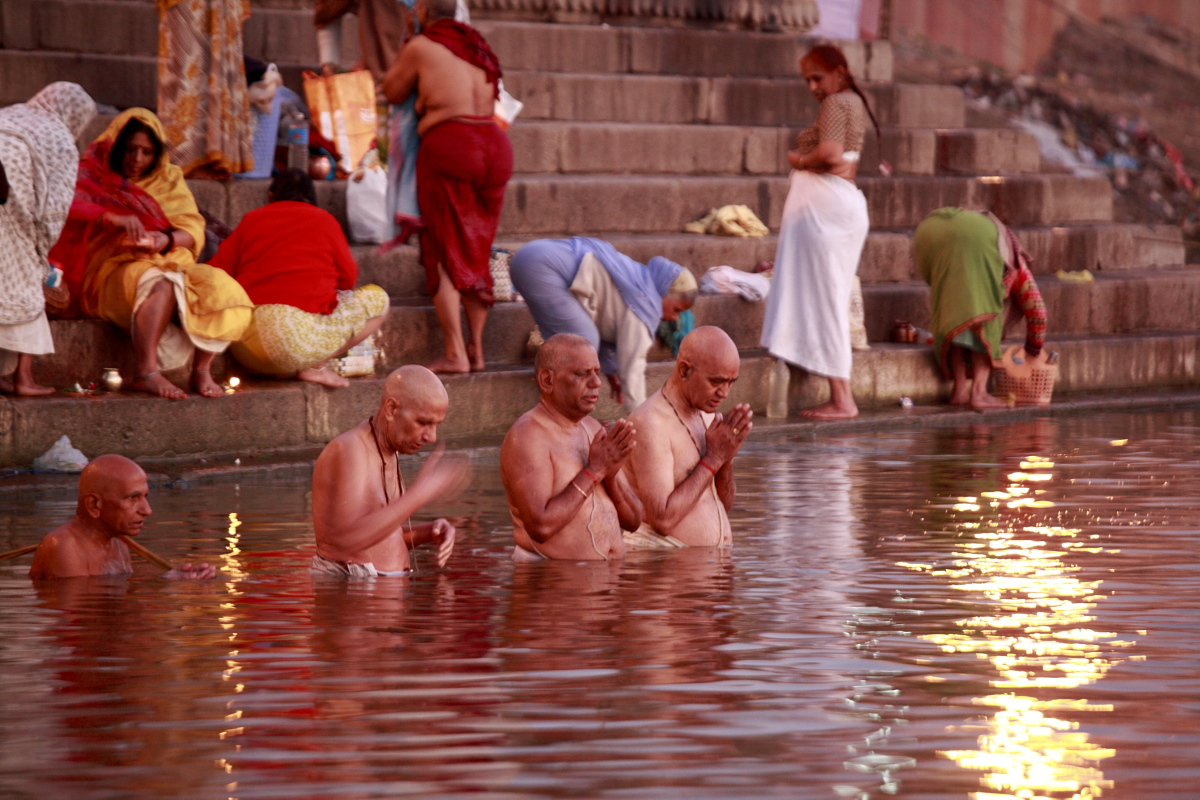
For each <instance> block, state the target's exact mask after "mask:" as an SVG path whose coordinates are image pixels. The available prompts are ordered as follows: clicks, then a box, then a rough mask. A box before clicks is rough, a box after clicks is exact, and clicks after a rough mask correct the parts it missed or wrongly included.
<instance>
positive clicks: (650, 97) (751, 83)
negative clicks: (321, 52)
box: [504, 71, 966, 128]
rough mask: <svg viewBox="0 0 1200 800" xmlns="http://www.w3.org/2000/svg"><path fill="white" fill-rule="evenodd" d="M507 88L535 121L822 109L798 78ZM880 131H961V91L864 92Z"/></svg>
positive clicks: (801, 116)
mask: <svg viewBox="0 0 1200 800" xmlns="http://www.w3.org/2000/svg"><path fill="white" fill-rule="evenodd" d="M504 85H505V88H507V89H508V90H509V91H510V92H512V94H513V95H514V96H515V97H517V98H518V99H519V100H521V102H523V103H524V104H525V108H524V110H523V111H522V112H521V116H520V117H519V118H518V120H517V126H520V125H521V124H523V123H524V122H527V121H529V120H544V119H556V120H562V121H569V122H637V123H644V124H666V125H679V124H696V123H707V124H713V125H762V126H772V125H774V126H779V125H786V126H790V127H794V128H801V127H803V126H805V125H809V124H811V123H812V121H813V120H815V119H816V117H817V108H818V105H817V102H816V100H814V99H813V96H812V94H811V93H810V92H809V91H808V87H807V86H806V85H805V83H804V81H803V79H802V78H800V77H799V75H797V74H796V73H795V72H786V73H782V77H774V78H746V77H688V76H681V75H628V74H626V75H621V74H611V73H563V72H538V71H511V72H505V77H504ZM862 88H863V93H864V94H865V95H866V96H867V99H868V101H869V102H870V104H871V109H872V111H874V113H875V117H876V119H877V120H878V121H879V124H880V125H881V126H884V125H887V126H892V127H898V128H961V127H963V126H964V125H965V124H966V110H965V105H964V102H963V96H962V91H961V90H960V89H959V88H958V87H956V86H933V85H926V84H876V85H869V84H864V85H863V87H862Z"/></svg>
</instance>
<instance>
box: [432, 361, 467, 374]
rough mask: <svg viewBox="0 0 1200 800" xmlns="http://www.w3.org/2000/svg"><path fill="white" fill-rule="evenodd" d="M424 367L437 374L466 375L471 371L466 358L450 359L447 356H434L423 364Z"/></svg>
mask: <svg viewBox="0 0 1200 800" xmlns="http://www.w3.org/2000/svg"><path fill="white" fill-rule="evenodd" d="M425 368H426V369H428V370H429V371H430V372H436V373H438V374H439V375H466V374H467V373H468V372H470V371H471V362H470V361H468V360H467V359H465V358H464V359H463V360H462V361H451V360H450V359H448V358H435V359H434V360H433V361H430V362H429V363H428V364H426V365H425Z"/></svg>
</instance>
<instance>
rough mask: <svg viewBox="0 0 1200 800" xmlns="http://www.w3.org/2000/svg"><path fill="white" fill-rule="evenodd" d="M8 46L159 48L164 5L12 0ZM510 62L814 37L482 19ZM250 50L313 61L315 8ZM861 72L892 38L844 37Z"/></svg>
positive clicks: (763, 55) (258, 25) (606, 67)
mask: <svg viewBox="0 0 1200 800" xmlns="http://www.w3.org/2000/svg"><path fill="white" fill-rule="evenodd" d="M4 6H5V10H4V12H3V14H4V16H3V20H4V22H5V25H4V29H3V33H2V34H0V35H2V36H3V39H2V40H0V41H3V46H4V48H5V49H22V50H58V51H63V52H76V53H96V54H123V55H140V56H156V55H157V54H158V14H157V12H156V11H155V8H154V6H153V5H152V4H151V3H148V2H144V1H143V0H132V1H130V0H5V3H4ZM475 25H476V27H477V28H478V29H479V30H480V31H481V32H482V33H483V35H484V36H485V37H486V38H487V40H488V42H489V44H491V46H492V48H493V49H494V50H495V51H496V54H497V55H498V56H499V57H500V63H501V64H502V65H503V67H504V68H505V69H506V70H544V71H550V72H603V73H641V74H674V75H705V76H727V75H745V76H756V77H776V76H779V75H794V74H796V71H797V65H798V62H799V60H800V57H801V56H802V55H804V53H805V52H807V50H808V48H809V47H811V46H812V45H813V44H815V43H816V41H817V40H816V39H813V38H809V37H798V36H795V35H791V34H785V33H753V32H748V31H716V30H701V29H686V28H662V27H610V26H608V25H569V24H562V23H558V24H553V25H546V24H541V23H536V22H508V21H501V20H488V19H476V20H475ZM343 27H344V28H346V29H348V30H346V31H344V33H345V34H346V35H345V39H346V40H347V41H346V42H345V44H346V45H348V46H347V47H345V48H343V57H344V58H345V59H346V66H349V65H350V64H353V62H354V61H355V60H357V58H358V52H357V33H356V31H355V29H354V24H353V23H351V24H348V25H344V26H343ZM243 46H244V49H245V52H246V54H247V55H251V56H254V57H255V58H259V59H263V60H266V61H274V62H276V63H279V64H314V63H316V60H317V43H316V31H315V29H314V27H313V24H312V11H311V10H309V9H296V10H290V9H272V8H262V7H256V8H253V9H252V11H251V15H250V18H249V19H248V20H247V21H246V24H245V26H244V28H243ZM841 46H842V47H843V50H844V51H845V53H846V58H847V60H848V61H849V62H850V69H851V71H852V72H853V73H854V75H855V76H856V77H857V78H859V79H860V80H862V81H868V82H869V81H878V82H890V81H891V80H892V48H891V43H890V42H884V41H879V42H859V41H848V42H843V43H841Z"/></svg>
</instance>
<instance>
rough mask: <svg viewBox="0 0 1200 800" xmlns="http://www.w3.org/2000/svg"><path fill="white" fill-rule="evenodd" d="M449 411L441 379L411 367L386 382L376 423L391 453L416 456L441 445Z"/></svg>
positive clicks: (414, 366) (404, 368)
mask: <svg viewBox="0 0 1200 800" xmlns="http://www.w3.org/2000/svg"><path fill="white" fill-rule="evenodd" d="M449 409H450V396H449V395H448V394H446V387H445V386H443V385H442V382H441V380H439V379H438V376H437V375H434V374H433V373H432V372H430V371H429V370H427V369H426V368H425V367H422V366H418V365H416V364H407V365H405V366H403V367H400V369H398V370H395V371H394V372H392V374H391V375H388V376H387V378H386V379H385V380H384V382H383V399H382V400H381V401H380V403H379V411H378V412H377V413H376V414H375V417H374V420H375V421H376V423H377V427H378V428H379V433H380V435H382V436H383V438H384V440H385V441H386V443H387V446H388V447H389V448H390V449H391V450H393V451H395V452H397V453H407V454H412V453H415V452H417V451H418V450H420V449H421V448H422V447H423V446H425V445H427V444H433V443H434V442H436V441H437V427H438V425H441V424H442V423H443V422H444V421H445V420H446V412H447V411H448V410H449Z"/></svg>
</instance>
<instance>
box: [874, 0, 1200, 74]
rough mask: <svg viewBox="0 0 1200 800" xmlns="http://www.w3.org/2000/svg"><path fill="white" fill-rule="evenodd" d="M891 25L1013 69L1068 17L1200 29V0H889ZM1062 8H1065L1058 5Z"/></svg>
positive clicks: (1041, 50) (1043, 49)
mask: <svg viewBox="0 0 1200 800" xmlns="http://www.w3.org/2000/svg"><path fill="white" fill-rule="evenodd" d="M885 2H890V4H891V6H890V11H891V30H892V31H893V33H896V34H900V35H908V36H915V37H919V38H923V39H927V40H928V41H930V42H932V43H934V44H939V45H942V46H943V47H948V48H950V49H951V50H955V51H957V52H960V53H963V54H965V55H968V56H971V57H973V58H978V59H981V60H983V61H987V62H990V63H992V64H996V65H997V66H1001V67H1004V68H1005V69H1007V70H1011V71H1013V72H1029V71H1032V70H1034V69H1036V67H1037V66H1038V64H1039V63H1040V62H1041V61H1042V59H1043V58H1045V57H1046V55H1047V54H1048V53H1049V52H1050V48H1051V47H1052V46H1053V43H1054V37H1055V36H1056V35H1058V32H1059V31H1061V30H1062V29H1063V28H1064V27H1065V26H1066V25H1067V23H1068V22H1069V21H1070V17H1069V15H1068V14H1067V13H1064V10H1065V11H1066V12H1070V13H1071V14H1078V15H1079V16H1081V17H1083V18H1084V19H1088V20H1091V21H1093V22H1099V21H1100V20H1102V19H1106V18H1108V19H1125V18H1129V17H1134V16H1138V15H1148V16H1152V17H1155V18H1156V19H1160V20H1162V21H1163V22H1165V23H1167V24H1169V25H1172V26H1176V27H1178V28H1180V29H1183V30H1186V31H1191V32H1193V33H1200V2H1197V0H1055V2H1054V3H1048V2H1046V0H968V2H963V0H885ZM1059 9H1063V10H1059Z"/></svg>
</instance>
